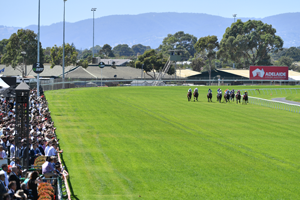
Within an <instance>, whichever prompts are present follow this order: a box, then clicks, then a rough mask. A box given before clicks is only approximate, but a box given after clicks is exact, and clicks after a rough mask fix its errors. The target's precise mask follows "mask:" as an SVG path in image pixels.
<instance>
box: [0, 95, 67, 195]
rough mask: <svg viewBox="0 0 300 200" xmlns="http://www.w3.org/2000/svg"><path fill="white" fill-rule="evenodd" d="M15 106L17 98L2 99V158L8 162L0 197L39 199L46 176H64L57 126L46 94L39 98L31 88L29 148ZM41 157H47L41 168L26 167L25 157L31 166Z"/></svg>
mask: <svg viewBox="0 0 300 200" xmlns="http://www.w3.org/2000/svg"><path fill="white" fill-rule="evenodd" d="M16 106H17V105H16V102H15V99H14V98H1V99H0V160H2V161H7V163H3V164H2V166H1V168H2V170H1V171H0V200H2V199H33V200H36V199H38V193H37V187H38V184H40V183H42V182H45V181H47V180H45V179H46V178H51V177H56V176H61V175H62V170H63V169H61V168H60V166H61V165H60V163H59V162H58V161H57V154H58V153H62V150H59V149H58V148H57V145H58V140H57V139H56V134H55V127H54V124H53V122H52V120H51V115H50V113H51V112H50V111H49V108H48V105H47V101H46V99H45V96H44V95H43V94H42V95H41V96H40V97H38V96H37V93H36V90H34V89H33V90H30V96H29V120H30V121H29V140H28V142H29V148H28V149H27V141H26V137H24V138H21V137H19V133H18V134H16V133H17V131H16V129H15V128H16V127H15V119H16V113H15V110H16ZM16 137H17V138H16ZM16 141H17V145H16V144H15V142H16ZM27 153H28V154H27ZM27 156H28V158H27ZM39 156H45V160H46V161H45V162H44V164H42V166H41V169H38V168H37V167H35V169H37V170H27V169H25V166H26V164H25V162H24V160H25V161H28V160H29V166H32V165H34V162H35V159H36V158H37V157H39Z"/></svg>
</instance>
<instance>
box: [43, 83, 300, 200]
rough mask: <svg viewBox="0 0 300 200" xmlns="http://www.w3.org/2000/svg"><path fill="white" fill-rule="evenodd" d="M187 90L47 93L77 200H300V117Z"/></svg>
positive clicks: (151, 88)
mask: <svg viewBox="0 0 300 200" xmlns="http://www.w3.org/2000/svg"><path fill="white" fill-rule="evenodd" d="M231 88H232V87H231ZM231 88H230V89H231ZM243 88H245V87H241V86H236V87H235V89H243ZM248 88H251V87H248ZM252 88H258V87H257V86H256V87H252ZM187 89H188V87H117V88H88V89H67V90H57V91H49V92H46V97H47V99H48V101H49V107H50V110H51V112H52V117H53V119H54V121H55V125H56V127H57V134H58V137H59V138H60V145H61V148H62V149H63V150H64V153H63V159H64V161H65V164H66V165H67V168H68V171H69V174H70V183H71V187H72V191H73V199H81V200H85V199H87V200H92V199H95V200H98V199H255V200H256V199H299V198H300V190H299V180H300V173H299V172H300V159H299V158H300V151H299V144H300V132H299V128H300V124H299V119H300V114H297V113H291V112H286V111H282V110H276V109H272V108H267V107H261V106H256V105H250V104H248V105H236V104H235V103H227V104H225V103H221V104H220V103H216V98H215V91H216V87H213V88H212V89H213V92H214V96H213V101H214V102H213V103H207V100H206V93H207V89H208V88H207V87H199V92H200V99H199V100H200V101H199V102H187V99H186V93H187ZM222 89H223V90H224V89H226V88H225V87H222ZM139 196H141V197H139Z"/></svg>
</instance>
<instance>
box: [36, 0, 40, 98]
mask: <svg viewBox="0 0 300 200" xmlns="http://www.w3.org/2000/svg"><path fill="white" fill-rule="evenodd" d="M38 8H39V11H38V43H37V63H40V10H41V6H40V0H39V5H38ZM36 89H37V96H38V97H39V96H40V75H39V74H37V86H36Z"/></svg>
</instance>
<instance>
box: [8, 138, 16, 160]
mask: <svg viewBox="0 0 300 200" xmlns="http://www.w3.org/2000/svg"><path fill="white" fill-rule="evenodd" d="M9 143H10V157H16V155H15V153H16V152H15V151H16V148H15V140H14V139H11V140H10V141H9Z"/></svg>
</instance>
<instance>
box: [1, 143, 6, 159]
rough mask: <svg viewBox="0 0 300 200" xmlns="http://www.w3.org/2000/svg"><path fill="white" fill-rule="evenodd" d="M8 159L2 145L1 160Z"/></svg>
mask: <svg viewBox="0 0 300 200" xmlns="http://www.w3.org/2000/svg"><path fill="white" fill-rule="evenodd" d="M4 158H6V153H5V151H4V150H3V146H2V145H1V144H0V159H4Z"/></svg>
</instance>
